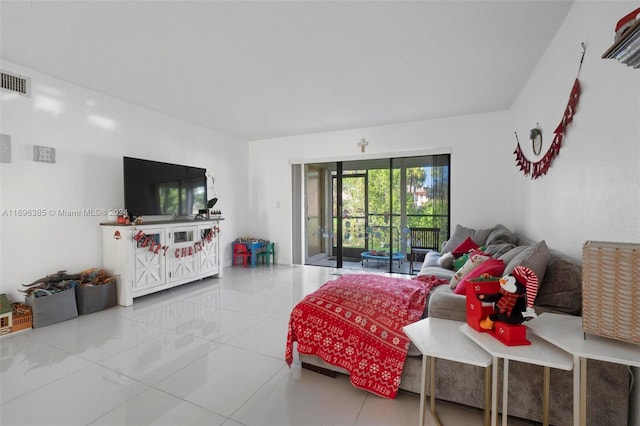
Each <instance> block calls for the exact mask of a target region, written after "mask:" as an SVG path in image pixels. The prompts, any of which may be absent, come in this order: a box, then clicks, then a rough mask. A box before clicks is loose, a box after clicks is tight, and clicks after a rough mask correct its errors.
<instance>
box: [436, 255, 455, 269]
mask: <svg viewBox="0 0 640 426" xmlns="http://www.w3.org/2000/svg"><path fill="white" fill-rule="evenodd" d="M454 260H455V257H453V253H451V252H449V253H445V254H443V255H442V256H440V257H439V258H438V265H437V266H439V267H441V268H445V269H453V261H454Z"/></svg>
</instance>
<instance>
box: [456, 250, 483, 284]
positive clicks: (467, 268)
mask: <svg viewBox="0 0 640 426" xmlns="http://www.w3.org/2000/svg"><path fill="white" fill-rule="evenodd" d="M489 259H491V257H489V256H483V255H481V254H477V255H475V256H471V257H470V258H469V260H467V263H465V264H464V266H463V267H462V268H460V269H459V270H458V271H457V272H456V273H455V274H454V275H453V278H451V281H449V287H451V289H454V288H456V286H457V285H458V283H459V282H460V280H462V279H463V278H464V277H466V276H467V275H468V274H469V273H470V272H471V271H473V270H474V269H475V268H477V267H478V266H480V265H481V264H482V263H483V262H485V261H487V260H489Z"/></svg>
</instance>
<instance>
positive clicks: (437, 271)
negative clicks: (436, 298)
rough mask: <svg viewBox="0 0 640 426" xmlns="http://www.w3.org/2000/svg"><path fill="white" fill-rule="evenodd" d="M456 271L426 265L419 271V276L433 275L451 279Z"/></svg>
mask: <svg viewBox="0 0 640 426" xmlns="http://www.w3.org/2000/svg"><path fill="white" fill-rule="evenodd" d="M454 273H455V271H452V270H451V269H444V268H440V267H439V266H424V267H422V268H421V269H420V272H418V276H422V275H433V276H434V277H438V278H443V279H445V280H450V279H451V278H453V274H454ZM436 287H440V286H436ZM445 287H446V286H445Z"/></svg>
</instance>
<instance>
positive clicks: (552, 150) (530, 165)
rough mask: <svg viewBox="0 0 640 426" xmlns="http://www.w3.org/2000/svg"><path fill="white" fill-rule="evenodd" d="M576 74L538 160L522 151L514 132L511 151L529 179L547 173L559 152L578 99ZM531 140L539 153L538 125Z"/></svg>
mask: <svg viewBox="0 0 640 426" xmlns="http://www.w3.org/2000/svg"><path fill="white" fill-rule="evenodd" d="M586 50H587V48H586V46H585V44H584V42H583V43H582V58H581V59H580V66H579V68H578V76H580V70H581V69H582V61H584V54H585V53H586ZM578 76H577V77H576V80H575V82H574V83H573V87H572V88H571V93H570V94H569V102H567V106H566V108H565V109H564V114H563V115H562V120H561V121H560V124H558V127H556V130H554V131H553V133H554V134H555V136H554V138H553V141H552V142H551V145H550V146H549V149H548V150H547V152H546V154H544V155H543V156H542V158H540V159H539V160H538V161H531V160H529V159H528V158H527V157H526V156H525V155H524V152H522V148H520V141H519V140H518V133H517V132H516V149H515V151H513V153H514V154H515V156H516V165H517V166H518V167H519V168H520V170H521V171H522V172H523V173H524V175H525V176H529V175H531V179H538V178H539V177H540V176H543V175H545V174H547V171H549V167H551V163H552V162H553V160H554V159H555V158H556V157H557V156H558V154H559V153H560V148H561V147H562V140H563V139H564V135H565V132H566V130H567V126H568V125H569V124H570V123H571V122H572V121H573V116H574V114H575V111H576V107H577V106H578V100H579V99H580V81H579V80H578ZM530 137H531V142H532V148H533V152H534V154H536V155H539V154H540V152H541V148H542V131H541V130H540V127H539V125H538V126H537V127H536V128H535V129H532V130H531V133H530ZM536 148H537V152H536Z"/></svg>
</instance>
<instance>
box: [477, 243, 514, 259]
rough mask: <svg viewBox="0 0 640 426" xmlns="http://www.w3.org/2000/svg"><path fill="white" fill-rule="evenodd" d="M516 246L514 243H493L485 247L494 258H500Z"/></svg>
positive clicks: (486, 251) (485, 250)
mask: <svg viewBox="0 0 640 426" xmlns="http://www.w3.org/2000/svg"><path fill="white" fill-rule="evenodd" d="M515 247H516V246H515V245H514V244H512V243H493V244H489V245H487V246H486V247H485V249H484V252H485V253H487V254H488V255H489V256H491V257H493V258H496V259H498V258H500V256H502V255H503V254H505V253H507V252H508V251H509V250H513V249H514V248H515ZM509 260H511V259H509Z"/></svg>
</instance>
